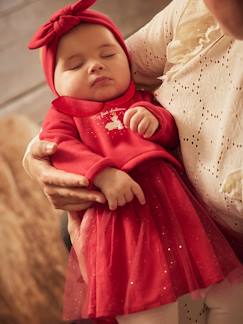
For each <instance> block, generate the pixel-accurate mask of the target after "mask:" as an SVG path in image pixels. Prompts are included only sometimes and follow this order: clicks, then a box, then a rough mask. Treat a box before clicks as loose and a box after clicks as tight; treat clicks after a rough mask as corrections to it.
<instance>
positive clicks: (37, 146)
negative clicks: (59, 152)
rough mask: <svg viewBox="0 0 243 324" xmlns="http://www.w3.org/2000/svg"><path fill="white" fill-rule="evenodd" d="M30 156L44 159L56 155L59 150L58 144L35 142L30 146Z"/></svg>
mask: <svg viewBox="0 0 243 324" xmlns="http://www.w3.org/2000/svg"><path fill="white" fill-rule="evenodd" d="M29 149H30V154H31V155H32V157H33V158H35V159H44V158H47V157H49V156H50V155H52V154H54V153H55V152H56V149H57V144H56V143H53V142H47V141H39V140H36V141H34V142H33V143H32V144H31V146H30V148H29Z"/></svg>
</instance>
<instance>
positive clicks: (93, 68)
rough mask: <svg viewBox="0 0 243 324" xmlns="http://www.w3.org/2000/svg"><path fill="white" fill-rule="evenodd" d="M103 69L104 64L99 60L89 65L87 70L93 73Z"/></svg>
mask: <svg viewBox="0 0 243 324" xmlns="http://www.w3.org/2000/svg"><path fill="white" fill-rule="evenodd" d="M103 69H104V65H103V64H102V63H100V62H95V63H92V64H91V65H90V68H89V72H90V73H94V72H98V71H102V70H103Z"/></svg>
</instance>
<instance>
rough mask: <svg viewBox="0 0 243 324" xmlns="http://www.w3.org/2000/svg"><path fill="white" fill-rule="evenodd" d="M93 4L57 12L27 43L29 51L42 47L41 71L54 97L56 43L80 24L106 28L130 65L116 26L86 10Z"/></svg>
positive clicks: (86, 2) (84, 0)
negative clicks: (84, 23) (42, 70)
mask: <svg viewBox="0 0 243 324" xmlns="http://www.w3.org/2000/svg"><path fill="white" fill-rule="evenodd" d="M95 2H96V0H80V1H77V2H76V3H74V4H72V5H68V6H66V7H64V8H63V9H60V10H58V11H57V12H56V13H55V14H54V15H53V16H52V17H51V19H50V20H49V21H48V22H47V23H46V24H44V25H42V26H41V27H40V28H39V30H38V31H37V33H36V34H35V35H34V37H33V38H32V40H31V41H30V43H29V46H28V47H29V49H36V48H40V47H43V51H42V65H43V69H44V72H45V76H46V79H47V82H48V84H49V86H50V87H51V89H52V91H53V92H54V93H55V95H58V93H57V92H56V89H55V85H54V71H55V65H56V52H57V46H58V42H59V40H60V38H61V37H62V36H63V35H64V34H66V33H67V32H69V31H70V30H71V29H73V28H74V27H76V26H77V25H79V24H80V23H81V22H86V23H91V24H98V25H103V26H105V27H106V28H108V29H109V30H110V31H111V32H112V33H113V35H114V36H115V38H116V39H117V41H118V42H119V44H120V45H121V47H122V48H123V50H124V51H125V53H126V55H127V57H128V60H129V63H130V58H129V54H128V51H127V48H126V45H125V42H124V39H123V37H122V35H121V34H120V32H119V30H118V28H117V27H116V25H115V24H114V23H113V22H112V21H111V20H110V18H108V17H107V16H105V15H104V14H101V13H99V12H97V11H94V10H89V9H87V8H89V7H90V6H92V5H93V4H94V3H95Z"/></svg>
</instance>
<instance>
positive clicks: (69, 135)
mask: <svg viewBox="0 0 243 324" xmlns="http://www.w3.org/2000/svg"><path fill="white" fill-rule="evenodd" d="M40 138H41V139H44V140H48V141H52V142H55V143H56V144H57V150H56V152H55V154H54V155H53V156H52V163H53V165H54V166H55V167H57V168H58V169H61V170H64V171H67V172H72V173H76V174H80V175H84V176H85V177H86V178H87V179H88V180H89V181H90V182H91V183H94V184H95V185H96V186H97V187H98V188H100V189H101V191H102V192H103V194H104V195H105V197H106V199H107V202H108V205H109V208H110V209H112V210H114V209H116V207H117V206H123V205H124V204H126V203H127V202H129V201H131V200H132V199H133V198H134V196H136V197H137V199H138V200H139V202H140V203H141V204H143V203H144V202H145V199H144V195H143V192H142V189H141V188H140V186H139V185H138V184H137V183H136V182H135V181H134V180H133V179H132V178H131V177H130V176H129V175H128V174H126V173H125V172H123V171H120V170H118V169H116V165H115V163H113V161H112V160H111V159H109V158H106V157H103V156H101V155H99V154H97V153H95V152H93V151H91V149H90V148H89V147H87V146H86V145H85V144H84V143H83V142H82V140H81V139H80V136H79V133H78V131H77V128H76V125H75V123H74V120H73V118H72V117H70V116H68V115H66V114H63V113H60V112H58V111H56V110H55V109H50V110H49V112H48V114H47V116H46V118H45V121H44V123H43V127H42V132H41V133H40Z"/></svg>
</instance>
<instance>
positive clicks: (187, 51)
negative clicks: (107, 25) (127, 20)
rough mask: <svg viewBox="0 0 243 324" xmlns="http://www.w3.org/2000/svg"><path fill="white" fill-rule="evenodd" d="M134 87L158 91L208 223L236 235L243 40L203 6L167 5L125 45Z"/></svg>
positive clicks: (241, 217)
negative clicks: (225, 31)
mask: <svg viewBox="0 0 243 324" xmlns="http://www.w3.org/2000/svg"><path fill="white" fill-rule="evenodd" d="M128 46H129V48H130V50H131V55H132V61H133V63H134V69H133V70H134V78H135V81H136V82H138V83H141V84H143V85H156V84H157V85H158V81H159V82H161V80H162V85H160V86H159V87H158V89H157V90H156V91H155V95H156V97H157V100H158V101H159V102H160V103H161V104H162V105H163V106H164V107H165V108H166V109H168V110H169V111H170V112H171V113H172V115H173V116H174V118H175V120H176V123H177V126H178V129H179V135H180V142H181V153H182V157H183V161H184V164H185V168H186V171H187V173H188V176H189V178H190V180H191V181H192V183H193V185H194V186H195V188H196V189H197V191H198V193H199V194H200V195H201V196H202V198H203V199H204V200H205V201H206V202H207V204H208V205H209V206H210V207H211V209H212V211H213V215H214V217H215V218H216V219H217V220H218V221H219V222H221V223H222V224H224V225H228V226H230V227H231V228H232V229H233V230H234V231H237V232H241V233H243V204H242V184H243V41H236V40H233V39H232V38H230V37H229V36H227V35H224V34H223V32H222V31H221V29H220V27H219V25H218V24H217V23H216V21H215V20H214V18H213V17H212V16H211V15H210V13H209V12H208V11H207V9H206V7H205V6H204V3H203V1H202V0H174V1H172V3H171V4H170V5H169V6H168V7H167V8H165V9H164V10H163V11H161V12H160V13H159V14H158V15H157V16H155V17H154V18H153V19H152V21H151V22H149V23H148V24H147V25H146V26H144V27H143V28H142V29H141V30H139V31H138V32H137V33H136V34H134V35H133V36H131V37H130V38H129V40H128Z"/></svg>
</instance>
